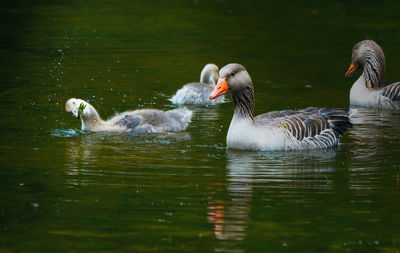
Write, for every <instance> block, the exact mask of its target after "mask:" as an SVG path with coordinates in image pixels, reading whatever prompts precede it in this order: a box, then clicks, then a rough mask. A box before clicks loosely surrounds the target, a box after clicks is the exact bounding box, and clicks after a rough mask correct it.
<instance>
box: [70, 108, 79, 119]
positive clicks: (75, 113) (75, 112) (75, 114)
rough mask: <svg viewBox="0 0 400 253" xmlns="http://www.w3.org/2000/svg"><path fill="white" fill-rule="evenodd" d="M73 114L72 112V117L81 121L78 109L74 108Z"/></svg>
mask: <svg viewBox="0 0 400 253" xmlns="http://www.w3.org/2000/svg"><path fill="white" fill-rule="evenodd" d="M71 112H72V116H74V117H75V118H77V119H79V114H78V109H77V108H72V110H71Z"/></svg>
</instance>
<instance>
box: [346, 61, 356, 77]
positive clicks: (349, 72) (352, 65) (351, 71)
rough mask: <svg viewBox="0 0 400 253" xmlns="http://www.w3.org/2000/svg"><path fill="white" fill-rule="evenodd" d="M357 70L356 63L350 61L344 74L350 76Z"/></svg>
mask: <svg viewBox="0 0 400 253" xmlns="http://www.w3.org/2000/svg"><path fill="white" fill-rule="evenodd" d="M356 71H357V67H356V65H354V63H353V62H351V64H350V67H349V69H348V70H347V72H346V74H344V76H345V77H350V76H352V75H353V74H354V72H356Z"/></svg>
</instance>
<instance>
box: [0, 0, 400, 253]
mask: <svg viewBox="0 0 400 253" xmlns="http://www.w3.org/2000/svg"><path fill="white" fill-rule="evenodd" d="M399 8H400V3H399V2H398V1H307V2H306V1H282V2H276V1H233V0H231V1H230V0H225V1H218V0H216V1H202V0H196V1H175V0H173V1H161V0H157V1H121V0H116V1H75V0H72V1H46V0H44V1H26V2H25V1H8V2H4V1H3V2H1V3H0V14H1V15H0V20H1V23H0V64H1V70H0V82H1V84H0V113H1V114H0V115H1V121H0V135H1V136H0V137H1V142H0V175H1V179H2V182H1V184H0V252H347V251H354V252H398V251H399V250H400V229H399V227H400V205H399V203H400V176H399V175H400V156H399V154H400V132H399V125H400V113H399V112H389V111H377V110H368V109H361V108H359V109H358V112H357V114H356V115H355V116H354V117H353V119H352V122H353V124H354V127H353V129H351V130H349V131H348V132H347V133H346V134H345V136H344V138H343V139H342V140H341V145H340V146H339V147H337V148H333V149H330V150H326V151H298V152H242V151H234V150H227V149H226V144H225V136H226V133H227V129H228V127H229V123H230V120H231V117H232V114H233V106H232V104H231V102H230V101H229V100H228V102H226V103H223V104H220V105H217V106H208V107H204V106H188V108H189V109H191V110H193V112H194V114H193V118H192V123H191V124H190V126H189V128H188V129H187V130H185V131H182V132H178V133H164V134H149V135H131V134H115V133H113V134H110V133H88V132H84V131H81V130H80V122H79V120H76V119H75V118H73V117H72V115H71V114H70V113H67V112H65V109H64V105H65V102H66V101H67V99H69V98H71V97H76V98H81V99H85V100H87V101H89V102H90V103H91V104H92V105H93V106H94V107H95V108H96V109H97V110H98V111H99V113H100V115H101V116H102V117H103V118H108V117H111V116H113V115H114V114H115V113H116V112H122V111H125V110H132V109H137V108H155V109H161V110H168V109H173V108H175V107H176V106H174V105H171V103H170V102H169V101H168V98H170V97H171V96H172V95H173V94H174V93H175V91H176V90H177V89H178V88H180V87H181V86H182V84H184V83H187V82H192V81H197V80H198V79H199V77H200V71H201V69H202V68H203V66H204V65H205V64H206V63H209V62H212V63H215V64H217V65H218V66H220V67H222V66H224V65H225V64H227V63H231V62H238V63H241V64H242V65H244V66H245V67H246V68H247V70H248V72H249V73H250V75H251V77H252V79H253V83H254V86H255V97H256V114H260V113H263V112H267V111H272V110H280V109H301V108H304V107H308V106H325V107H348V101H349V91H350V87H351V85H352V83H353V82H354V81H355V80H356V77H353V78H351V79H344V77H343V76H344V73H345V71H346V69H347V67H348V65H349V63H350V57H351V49H352V47H353V45H354V44H355V43H356V42H358V41H360V40H363V39H373V40H375V41H376V42H377V43H378V44H380V45H381V46H382V48H383V50H384V52H385V54H386V60H387V75H386V80H387V82H388V83H391V82H394V81H399V80H400V73H399V71H398V69H399V68H400V35H399V31H400V22H399V20H398V10H399Z"/></svg>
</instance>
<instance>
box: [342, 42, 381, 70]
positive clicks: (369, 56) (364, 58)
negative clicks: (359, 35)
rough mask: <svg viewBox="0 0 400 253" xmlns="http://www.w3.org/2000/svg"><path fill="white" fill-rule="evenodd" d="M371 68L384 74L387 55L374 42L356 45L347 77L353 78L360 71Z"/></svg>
mask: <svg viewBox="0 0 400 253" xmlns="http://www.w3.org/2000/svg"><path fill="white" fill-rule="evenodd" d="M369 66H371V67H372V68H373V69H376V70H377V71H381V72H384V68H385V55H384V53H383V50H382V48H381V47H380V46H379V45H378V44H376V42H375V41H373V40H363V41H360V42H358V43H357V44H356V45H354V47H353V50H352V54H351V64H350V67H349V69H348V70H347V72H346V74H345V77H350V76H352V75H353V74H354V73H355V72H356V71H357V70H358V69H362V68H365V67H369Z"/></svg>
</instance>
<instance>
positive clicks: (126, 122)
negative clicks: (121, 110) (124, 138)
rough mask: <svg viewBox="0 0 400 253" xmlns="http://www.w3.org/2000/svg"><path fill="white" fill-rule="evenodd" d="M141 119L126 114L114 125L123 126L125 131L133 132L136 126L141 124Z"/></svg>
mask: <svg viewBox="0 0 400 253" xmlns="http://www.w3.org/2000/svg"><path fill="white" fill-rule="evenodd" d="M141 118H142V117H140V116H138V115H132V114H126V115H125V116H124V117H123V118H121V119H119V120H118V121H116V122H115V125H117V126H123V127H126V128H127V129H132V130H133V129H135V128H136V127H137V126H139V124H140V122H141Z"/></svg>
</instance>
